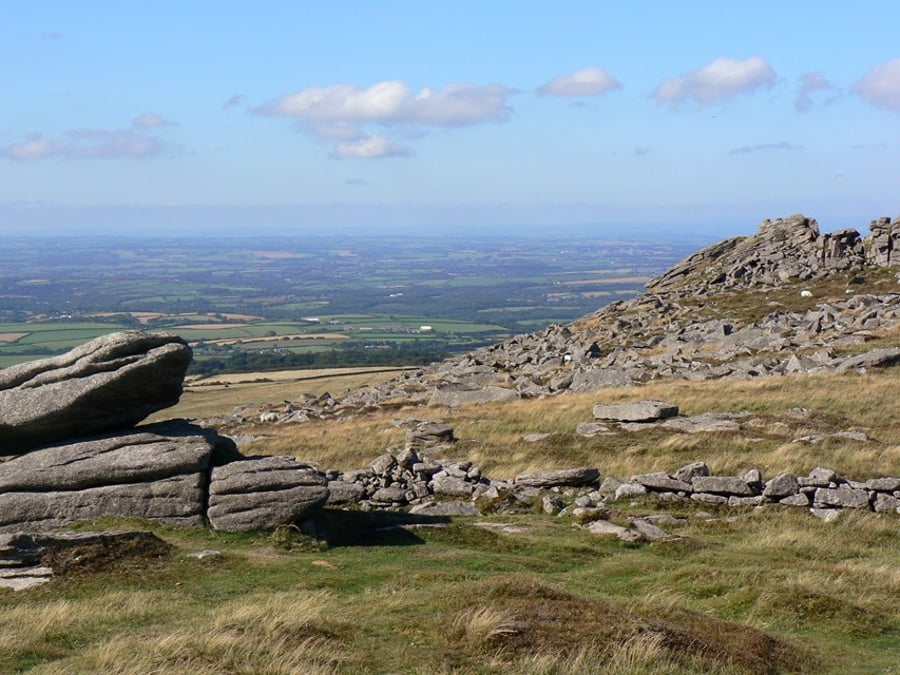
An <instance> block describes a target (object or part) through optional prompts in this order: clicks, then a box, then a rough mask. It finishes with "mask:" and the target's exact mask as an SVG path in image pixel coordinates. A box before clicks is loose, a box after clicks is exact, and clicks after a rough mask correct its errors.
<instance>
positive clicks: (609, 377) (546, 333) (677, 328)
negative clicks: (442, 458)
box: [267, 215, 900, 421]
mask: <svg viewBox="0 0 900 675" xmlns="http://www.w3.org/2000/svg"><path fill="white" fill-rule="evenodd" d="M898 360H900V219H895V220H894V221H893V222H891V221H890V220H889V219H887V218H882V219H879V220H875V221H873V222H872V223H871V225H870V234H869V235H868V236H866V237H862V236H860V235H859V233H858V232H857V231H856V230H841V231H839V232H834V233H830V234H820V233H819V229H818V225H817V223H816V221H815V220H812V219H809V218H807V217H805V216H802V215H796V216H791V217H789V218H785V219H779V220H775V221H768V220H767V221H765V222H763V223H762V225H761V226H760V228H759V231H758V232H757V234H756V235H754V236H751V237H736V238H732V239H728V240H725V241H723V242H721V243H718V244H715V245H713V246H710V247H707V248H705V249H703V250H701V251H699V252H697V253H695V254H694V255H692V256H690V257H688V258H687V259H685V260H684V261H682V262H681V263H679V264H677V265H676V266H675V267H673V268H672V269H670V270H669V271H667V272H665V273H664V274H662V275H660V276H658V277H656V278H655V279H652V280H651V281H650V282H649V283H648V284H647V291H646V292H645V293H643V294H641V295H639V296H638V297H635V298H633V299H630V300H624V301H620V302H616V303H613V304H610V305H608V306H606V307H604V308H602V309H600V310H598V311H597V312H594V313H593V314H590V315H588V316H585V317H583V318H581V319H579V320H577V321H575V322H573V323H571V324H568V325H553V326H550V327H549V328H547V329H545V330H542V331H539V332H536V333H530V334H525V335H519V336H516V337H514V338H512V339H510V340H507V341H505V342H502V343H499V344H496V345H493V346H490V347H485V348H482V349H478V350H476V351H473V352H470V353H468V354H466V355H465V356H463V357H458V358H454V359H449V360H447V361H444V362H442V363H438V364H432V365H430V366H428V367H426V368H422V369H419V370H416V371H411V372H407V373H404V374H403V375H402V376H400V377H398V378H395V379H393V380H389V381H387V382H382V383H378V384H374V385H371V386H367V387H361V388H358V389H355V390H352V391H348V392H346V393H345V394H343V395H336V394H335V393H333V392H332V393H331V394H330V395H328V396H326V397H312V396H310V397H307V398H305V399H301V400H298V401H293V402H292V405H291V406H289V408H290V409H289V410H281V409H273V408H269V409H267V410H268V412H271V413H274V414H275V415H277V416H278V420H279V421H302V420H304V419H309V418H318V417H335V416H338V417H340V416H346V415H348V414H357V413H360V412H366V411H368V412H371V411H375V410H378V409H381V408H391V407H396V406H398V405H409V404H430V405H444V406H457V405H461V404H465V403H485V402H489V401H511V400H518V399H527V398H535V397H540V396H548V395H557V394H560V393H563V392H585V391H596V390H600V389H604V388H609V387H623V386H629V385H636V384H642V383H647V382H651V381H655V380H662V379H670V378H674V379H678V380H689V381H700V380H709V379H720V378H730V379H748V378H755V377H765V376H780V375H785V374H792V373H801V372H802V373H810V374H818V373H826V372H844V371H858V370H861V369H866V368H872V367H879V366H887V365H891V364H893V363H895V362H897V361H898Z"/></svg>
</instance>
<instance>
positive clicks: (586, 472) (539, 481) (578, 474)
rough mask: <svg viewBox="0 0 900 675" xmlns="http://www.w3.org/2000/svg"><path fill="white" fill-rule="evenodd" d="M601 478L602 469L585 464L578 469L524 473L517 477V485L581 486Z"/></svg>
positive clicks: (542, 486)
mask: <svg viewBox="0 0 900 675" xmlns="http://www.w3.org/2000/svg"><path fill="white" fill-rule="evenodd" d="M598 478H600V470H599V469H595V468H594V467H589V466H583V467H579V468H577V469H557V470H555V471H539V472H537V473H523V474H521V475H520V476H517V477H516V481H515V482H516V485H527V486H530V487H540V488H548V487H556V486H581V485H590V484H592V483H595V482H596V481H597V479H598Z"/></svg>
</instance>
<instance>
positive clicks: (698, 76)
mask: <svg viewBox="0 0 900 675" xmlns="http://www.w3.org/2000/svg"><path fill="white" fill-rule="evenodd" d="M775 79H776V76H775V71H774V70H772V67H771V66H770V65H769V64H768V62H767V61H766V60H765V59H764V58H762V57H761V56H751V57H750V58H748V59H744V60H743V61H737V60H735V59H728V58H719V59H716V60H715V61H712V62H711V63H707V64H706V65H705V66H703V67H701V68H698V69H697V70H692V71H691V72H689V73H687V74H686V75H682V76H681V77H675V78H670V79H666V80H663V81H662V82H660V84H659V86H657V88H656V91H655V92H654V93H653V97H654V98H655V99H656V100H657V101H659V102H660V103H668V104H671V105H677V104H679V103H682V102H684V101H689V100H693V101H695V102H696V103H698V104H699V105H711V104H714V103H719V102H720V101H724V100H726V99H729V98H732V97H733V96H737V95H738V94H743V93H747V92H750V91H753V90H755V89H760V88H763V87H771V86H772V85H773V84H774V83H775Z"/></svg>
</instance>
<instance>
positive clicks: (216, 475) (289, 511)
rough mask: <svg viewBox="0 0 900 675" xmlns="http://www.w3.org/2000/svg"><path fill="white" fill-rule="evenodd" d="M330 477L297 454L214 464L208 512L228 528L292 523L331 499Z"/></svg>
mask: <svg viewBox="0 0 900 675" xmlns="http://www.w3.org/2000/svg"><path fill="white" fill-rule="evenodd" d="M327 483H328V481H327V480H326V479H325V477H324V476H322V475H320V474H319V473H318V472H317V471H315V469H313V468H312V467H310V466H308V465H306V464H301V463H300V462H297V461H296V460H295V459H294V458H293V457H259V458H255V459H245V460H239V461H235V462H231V463H229V464H225V465H224V466H219V467H216V468H214V469H213V470H212V473H211V480H210V485H209V509H208V510H207V516H208V517H209V522H210V524H211V525H212V526H213V527H214V528H215V529H217V530H224V531H228V532H238V531H246V530H259V529H272V528H275V527H279V526H281V525H293V524H295V523H297V522H299V521H300V520H302V519H303V518H304V517H305V516H306V515H308V514H309V513H310V512H312V511H314V510H315V509H317V508H319V507H320V506H322V505H323V504H324V503H325V502H326V500H327V499H328V486H327Z"/></svg>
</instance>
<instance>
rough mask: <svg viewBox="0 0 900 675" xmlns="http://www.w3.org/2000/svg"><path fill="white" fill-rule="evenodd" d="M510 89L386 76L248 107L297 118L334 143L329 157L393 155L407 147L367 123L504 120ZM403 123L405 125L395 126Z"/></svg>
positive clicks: (421, 125) (417, 125)
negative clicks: (413, 83) (420, 84)
mask: <svg viewBox="0 0 900 675" xmlns="http://www.w3.org/2000/svg"><path fill="white" fill-rule="evenodd" d="M515 93H516V92H515V90H513V89H509V88H507V87H504V86H502V85H499V84H488V85H476V84H470V83H455V84H448V85H445V86H443V87H441V88H439V89H429V88H424V89H421V90H419V91H418V92H415V91H413V90H411V89H410V87H409V85H408V84H406V83H405V82H403V81H402V80H385V81H383V82H377V83H375V84H373V85H372V86H370V87H368V88H365V89H363V88H360V87H358V86H356V85H352V84H335V85H331V86H328V87H309V88H307V89H303V90H301V91H298V92H295V93H293V94H288V95H287V96H283V97H282V98H280V99H278V100H276V101H274V102H272V103H270V104H268V105H265V106H260V107H258V108H256V109H254V110H253V112H254V113H255V114H257V115H265V116H283V117H290V118H293V119H295V120H297V123H298V128H299V129H300V130H301V131H303V132H304V133H306V134H307V135H309V136H311V137H313V138H315V139H317V140H320V141H325V142H328V143H334V144H335V146H334V150H333V152H332V156H333V157H338V158H345V157H396V156H400V155H409V154H411V152H410V150H409V149H408V148H406V147H404V146H402V145H400V144H398V143H397V142H396V141H395V140H391V139H389V138H387V137H386V136H385V135H384V134H383V133H382V134H372V133H370V131H371V129H372V127H378V128H380V129H381V130H384V129H393V130H394V131H393V133H392V134H391V135H393V136H397V135H398V134H399V135H400V136H401V137H402V136H407V137H408V136H409V135H411V134H410V131H416V130H422V129H428V128H453V127H462V126H470V125H475V124H483V123H486V122H505V121H507V120H508V119H509V118H510V116H511V115H512V109H511V108H510V106H509V103H508V99H509V97H510V96H512V95H513V94H515ZM399 127H405V130H403V129H399Z"/></svg>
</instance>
